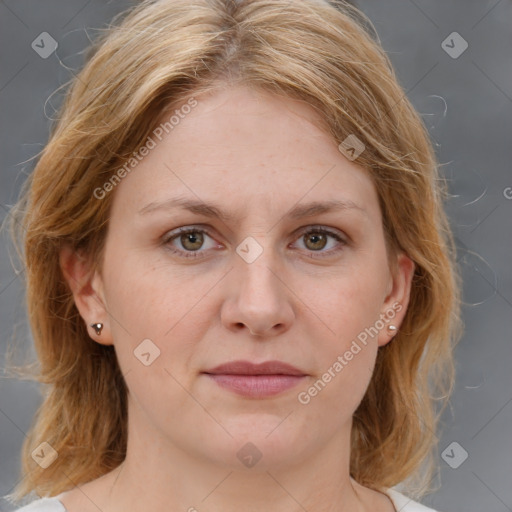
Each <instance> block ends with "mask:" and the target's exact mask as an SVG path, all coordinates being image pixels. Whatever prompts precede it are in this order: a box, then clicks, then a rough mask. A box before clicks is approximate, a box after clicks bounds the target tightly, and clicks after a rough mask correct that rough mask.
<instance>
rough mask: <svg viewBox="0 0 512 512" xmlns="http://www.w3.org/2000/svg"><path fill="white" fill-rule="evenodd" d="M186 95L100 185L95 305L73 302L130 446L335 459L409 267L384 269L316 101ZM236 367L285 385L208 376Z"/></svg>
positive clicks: (230, 459)
mask: <svg viewBox="0 0 512 512" xmlns="http://www.w3.org/2000/svg"><path fill="white" fill-rule="evenodd" d="M195 99H196V101H197V104H195V103H194V106H193V107H191V108H183V109H181V110H179V109H178V110H179V114H180V115H179V116H178V117H179V121H178V122H176V119H177V118H175V119H174V123H173V124H172V126H173V127H172V130H169V125H168V126H167V128H168V130H169V134H168V135H165V130H164V131H163V133H164V135H165V136H164V137H161V138H162V140H161V141H160V140H159V139H158V137H156V136H155V135H153V136H152V139H153V142H154V144H153V143H151V142H150V143H149V144H148V146H154V147H152V148H150V149H149V150H148V152H147V154H146V156H144V157H141V161H140V162H138V164H137V165H136V166H135V167H133V168H132V169H130V172H128V173H127V175H126V176H125V177H124V178H123V179H122V181H121V182H120V183H119V184H118V185H117V186H116V187H115V190H114V191H113V192H110V193H114V200H113V205H112V210H111V217H110V220H109V229H108V235H107V239H106V246H105V253H104V264H103V268H102V272H101V275H100V274H96V276H95V278H94V280H93V282H92V283H93V287H94V289H95V291H96V293H97V297H98V298H99V302H98V301H96V300H92V299H87V300H89V301H90V309H89V312H88V313H86V314H84V311H86V309H87V308H86V307H84V308H81V312H82V314H83V316H84V317H85V316H87V318H86V320H87V321H88V323H92V322H95V321H102V322H104V323H105V328H104V331H103V333H102V334H101V336H97V337H95V339H96V341H98V342H101V343H113V344H114V345H115V350H116V353H117V356H118V359H119V364H120V367H121V369H122V371H123V374H124V375H125V379H126V383H127V386H128V388H129V396H130V398H129V400H130V405H129V407H130V416H129V425H130V429H131V430H130V431H131V432H134V433H135V432H136V433H137V435H135V434H133V435H132V439H133V443H135V442H136V441H135V439H138V442H139V449H142V447H143V446H144V447H145V448H144V449H146V450H149V447H148V446H149V444H150V443H147V442H146V441H144V439H146V440H148V439H151V441H152V443H153V444H152V445H156V446H159V449H160V450H162V449H164V450H166V449H168V450H170V451H171V452H177V451H180V452H181V453H186V454H188V455H192V456H193V457H195V458H200V459H201V460H208V461H210V462H214V463H215V464H221V465H225V466H229V467H231V468H233V467H238V468H241V467H242V466H241V464H245V465H246V466H248V467H249V466H250V465H251V464H254V461H257V459H258V457H259V456H260V455H259V454H261V460H259V461H257V463H258V464H257V466H256V467H257V468H263V469H264V468H270V467H276V466H279V465H284V466H286V464H291V463H296V462H299V461H301V460H303V461H304V460H306V459H307V457H311V456H313V455H318V456H320V454H322V453H323V454H326V453H333V452H332V451H331V449H332V448H335V449H336V450H343V449H346V448H347V446H348V445H347V443H348V439H349V433H350V425H351V418H352V415H353V413H354V411H355V409H356V408H357V406H358V404H359V403H360V401H361V399H362V397H363V395H364V393H365V390H366V388H367V386H368V384H369V381H370V378H371V375H372V370H373V366H374V361H375V357H376V354H377V350H378V348H379V346H381V345H384V344H385V343H387V342H389V341H390V340H391V338H392V334H391V333H389V332H388V331H387V329H386V326H387V325H389V324H390V323H391V324H394V325H396V326H399V325H400V321H401V319H402V318H403V315H404V314H405V309H406V305H407V300H408V293H409V287H410V279H411V275H412V269H413V264H412V262H411V261H410V260H409V259H408V258H406V257H405V256H401V257H400V258H399V259H398V271H397V273H396V275H392V274H391V272H390V268H389V263H390V262H389V260H388V256H387V254H386V247H385V241H384V232H383V227H382V218H381V212H380V209H379V202H378V197H377V193H376V189H375V187H374V185H373V183H372V181H371V179H370V178H369V176H368V175H367V174H366V172H364V171H363V170H362V169H361V168H360V167H358V165H356V162H357V160H355V161H350V160H349V159H347V158H346V157H345V156H344V155H343V154H342V153H341V152H340V151H339V150H338V147H337V144H336V143H335V141H334V140H333V139H332V138H331V137H330V136H329V135H327V134H325V133H324V132H323V131H321V130H320V128H318V122H316V121H315V120H316V119H317V117H316V115H315V112H314V111H313V110H312V109H311V107H309V106H307V105H305V104H304V103H299V102H296V101H293V100H289V99H283V98H279V97H276V96H272V95H269V94H267V93H261V92H255V91H252V90H250V89H247V88H242V87H240V88H232V89H229V90H224V91H221V92H216V93H215V94H211V95H208V96H206V95H205V96H197V97H196V98H195ZM169 117H170V115H168V116H165V119H163V121H166V120H168V119H169ZM160 131H161V130H160ZM157 133H160V132H157ZM348 135H349V134H347V136H348ZM144 153H146V152H144ZM139 156H140V155H139ZM98 200H101V199H98ZM335 203H336V204H335ZM185 228H186V229H187V230H190V231H189V232H188V234H187V233H184V234H183V233H180V230H183V229H185ZM319 230H320V231H319ZM86 302H87V301H86ZM99 303H102V304H103V305H104V309H105V311H104V312H102V311H103V310H102V309H100V308H99V306H98V304H99ZM94 308H96V309H95V310H94V312H92V310H93V309H94ZM88 315H90V316H88ZM102 315H103V316H102ZM240 360H243V361H246V362H252V363H254V364H259V363H263V362H268V361H280V362H282V363H286V364H288V365H292V366H293V367H295V368H296V369H297V371H296V372H295V373H297V374H298V375H295V376H291V375H289V374H288V375H280V376H277V375H276V374H278V373H282V372H284V373H286V371H285V370H283V369H282V368H281V369H280V368H278V367H274V368H272V367H270V368H267V371H268V372H270V373H271V374H274V375H273V376H272V375H270V376H269V375H267V376H264V377H261V375H260V376H259V377H258V376H254V375H253V376H248V375H247V374H246V373H244V372H247V371H248V370H247V368H240V367H238V368H237V367H234V368H231V370H220V371H219V373H217V374H216V376H212V374H211V373H210V374H208V372H212V370H213V369H214V368H215V367H217V366H218V365H221V364H224V363H229V362H233V361H240ZM253 370H254V368H253ZM260 370H261V369H260ZM230 372H231V374H230ZM233 373H234V374H239V376H234V375H233ZM249 373H251V372H250V370H249ZM252 373H258V370H256V372H254V371H253V372H252ZM240 374H241V375H240ZM315 383H316V385H315ZM315 390H316V391H315ZM249 442H250V443H252V444H250V445H249V444H247V443H249ZM155 443H156V444H155ZM251 457H252V458H251ZM249 460H251V461H253V462H249Z"/></svg>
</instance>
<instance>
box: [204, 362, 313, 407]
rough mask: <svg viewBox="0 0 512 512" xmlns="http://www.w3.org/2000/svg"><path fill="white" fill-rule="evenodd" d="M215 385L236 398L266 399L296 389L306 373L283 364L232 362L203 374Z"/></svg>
mask: <svg viewBox="0 0 512 512" xmlns="http://www.w3.org/2000/svg"><path fill="white" fill-rule="evenodd" d="M203 374H205V375H206V376H207V377H209V378H210V379H212V380H213V381H214V382H215V383H216V384H218V385H219V386H220V387H222V388H224V389H228V390H230V391H232V392H234V393H236V394H238V395H241V396H245V397H251V398H265V397H270V396H275V395H278V394H279V393H282V392H284V391H286V390H288V389H290V388H292V387H295V386H296V385H297V384H298V383H299V382H301V381H302V380H303V379H304V378H305V377H306V373H304V372H303V371H302V370H299V369H298V368H296V367H295V366H292V365H290V364H288V363H283V362H282V361H266V362H264V363H259V364H255V363H251V362H250V361H231V362H229V363H224V364H221V365H219V366H216V367H215V368H212V369H210V370H207V371H205V372H203Z"/></svg>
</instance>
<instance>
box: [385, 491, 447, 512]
mask: <svg viewBox="0 0 512 512" xmlns="http://www.w3.org/2000/svg"><path fill="white" fill-rule="evenodd" d="M386 493H387V495H388V496H389V497H390V498H391V501H392V502H393V504H394V505H395V508H396V509H397V510H399V511H400V512H439V511H436V510H434V509H433V508H429V507H426V506H425V505H422V504H421V503H418V502H417V501H414V500H411V498H408V497H407V496H405V495H404V494H401V493H400V492H398V491H397V490H395V489H387V490H386Z"/></svg>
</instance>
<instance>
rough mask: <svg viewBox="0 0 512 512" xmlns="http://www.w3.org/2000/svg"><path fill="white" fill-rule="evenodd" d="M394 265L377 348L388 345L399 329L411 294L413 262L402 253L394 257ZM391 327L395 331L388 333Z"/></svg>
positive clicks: (383, 307)
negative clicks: (391, 326) (394, 328)
mask: <svg viewBox="0 0 512 512" xmlns="http://www.w3.org/2000/svg"><path fill="white" fill-rule="evenodd" d="M394 263H395V264H394V265H391V267H392V271H391V273H390V278H389V285H388V290H387V296H386V298H385V300H384V302H383V304H382V311H381V315H380V318H381V320H382V321H383V323H384V328H383V329H380V331H379V336H378V343H379V347H382V346H384V345H386V344H387V343H389V342H390V341H391V340H392V339H393V337H394V336H395V335H396V333H397V332H398V330H399V329H400V325H401V324H402V321H403V319H404V317H405V313H406V312H407V306H408V305H409V297H410V294H411V284H412V278H413V275H414V269H415V265H414V262H413V261H412V260H411V259H410V258H409V257H408V256H407V255H406V254H404V253H399V254H398V255H397V256H396V261H395V262H394ZM390 325H393V326H395V327H396V330H395V331H390V330H389V329H388V327H389V326H390Z"/></svg>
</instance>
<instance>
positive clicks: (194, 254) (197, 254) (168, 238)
mask: <svg viewBox="0 0 512 512" xmlns="http://www.w3.org/2000/svg"><path fill="white" fill-rule="evenodd" d="M187 233H203V234H206V235H208V236H209V237H210V238H213V237H212V235H211V234H210V233H209V232H208V230H206V229H204V228H194V227H185V228H178V232H177V233H176V232H172V233H168V234H167V235H165V236H164V238H163V240H162V243H163V245H165V246H166V248H167V249H168V250H170V251H171V252H172V253H174V254H178V255H179V256H180V257H183V258H203V257H204V256H203V255H202V253H204V252H206V251H202V250H201V249H198V250H197V251H183V250H181V249H176V248H175V247H172V246H171V245H170V242H172V241H173V240H175V239H176V238H178V237H180V236H181V235H184V234H187ZM312 233H314V234H317V233H321V234H324V235H328V236H331V237H332V238H334V239H335V240H336V241H337V242H340V243H341V245H342V246H341V247H338V248H337V249H330V250H328V251H311V252H312V253H319V254H320V256H315V257H316V258H318V257H320V258H324V257H327V256H331V255H333V254H336V253H338V252H339V251H341V250H343V246H345V245H347V243H348V242H347V241H346V240H345V239H344V238H342V237H341V236H340V235H339V234H338V233H336V232H335V231H331V230H329V229H326V228H323V227H310V228H309V229H306V230H304V231H302V232H301V233H300V235H299V236H298V238H297V239H300V238H301V237H303V236H305V235H309V234H312Z"/></svg>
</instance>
